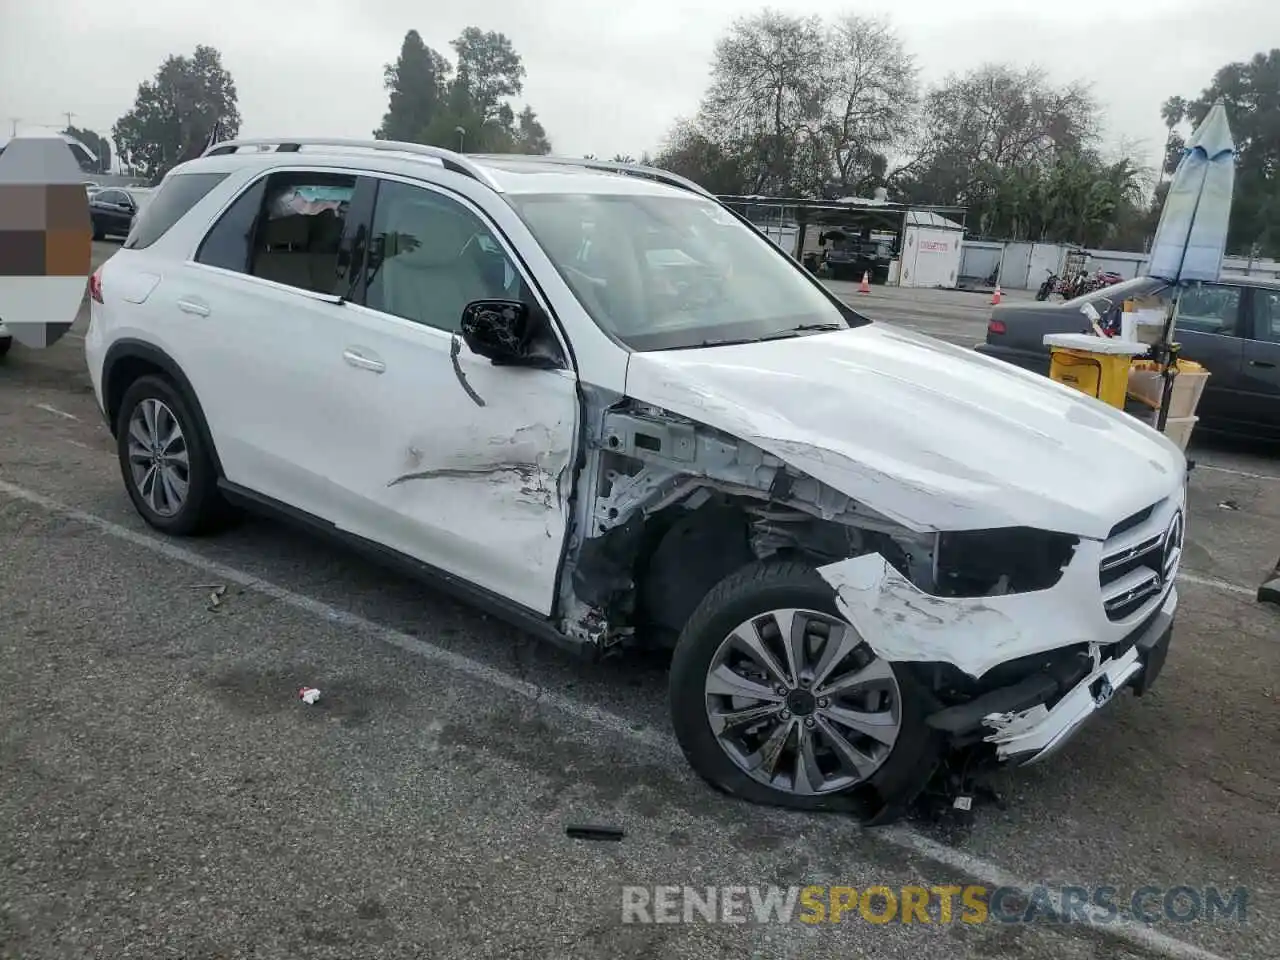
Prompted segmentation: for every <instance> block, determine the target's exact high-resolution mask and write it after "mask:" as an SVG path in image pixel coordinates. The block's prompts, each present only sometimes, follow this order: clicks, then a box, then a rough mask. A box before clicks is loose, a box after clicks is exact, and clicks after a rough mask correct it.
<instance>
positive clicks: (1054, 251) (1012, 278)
mask: <svg viewBox="0 0 1280 960" xmlns="http://www.w3.org/2000/svg"><path fill="white" fill-rule="evenodd" d="M1067 249H1068V248H1067V247H1066V246H1064V245H1062V244H1056V243H1034V244H1033V243H1026V242H1023V241H1016V240H1008V241H1005V242H1003V243H1001V242H999V241H992V240H983V241H965V242H964V244H963V251H962V257H963V260H962V262H963V264H964V266H963V269H962V270H961V271H960V275H961V276H963V277H967V278H970V279H976V278H982V279H985V278H986V277H987V276H988V275H990V273H991V267H989V266H988V267H987V269H986V272H985V273H980V272H979V270H980V268H981V266H982V265H985V264H987V263H989V262H990V259H991V257H992V256H993V251H996V253H995V254H994V255H995V256H999V257H1002V258H1003V262H1002V265H1001V267H1000V278H999V279H1000V286H1001V287H1002V288H1004V289H1007V290H1034V289H1036V288H1037V287H1039V286H1040V284H1041V283H1042V282H1044V278H1045V270H1046V269H1048V270H1053V272H1054V273H1061V271H1062V265H1063V263H1064V261H1065V258H1066V252H1067ZM971 264H973V265H975V267H977V269H975V268H974V267H971V266H970V265H971ZM1085 269H1086V270H1088V271H1089V272H1090V273H1093V272H1095V271H1098V270H1109V271H1113V272H1115V273H1118V274H1120V275H1121V276H1122V277H1124V278H1125V279H1126V280H1127V279H1129V278H1131V277H1137V276H1141V275H1142V274H1143V273H1144V272H1145V271H1146V269H1147V255H1146V254H1145V253H1136V252H1134V251H1132V250H1090V251H1089V259H1088V260H1087V261H1086V262H1085ZM1222 272H1223V274H1225V275H1230V276H1252V277H1262V278H1263V279H1273V280H1280V261H1275V260H1252V261H1250V260H1248V259H1246V258H1244V257H1224V258H1223V260H1222Z"/></svg>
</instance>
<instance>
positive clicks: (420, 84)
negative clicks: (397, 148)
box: [373, 30, 452, 143]
mask: <svg viewBox="0 0 1280 960" xmlns="http://www.w3.org/2000/svg"><path fill="white" fill-rule="evenodd" d="M451 70H452V67H451V66H450V64H449V61H448V60H446V59H445V58H444V57H442V56H440V54H438V53H436V51H434V50H432V49H431V48H430V47H428V46H427V45H426V44H425V43H423V42H422V37H421V35H420V34H419V33H418V31H417V30H410V31H409V32H408V33H406V34H405V35H404V42H403V43H401V45H400V56H399V57H398V58H397V59H396V62H395V63H388V64H387V65H386V66H385V67H383V84H384V86H385V87H386V89H387V91H388V102H387V112H386V113H385V114H383V117H382V125H381V126H380V127H378V129H377V130H375V131H374V132H373V135H374V137H375V138H377V139H379V140H403V141H408V142H410V143H416V142H419V141H421V140H422V139H423V137H424V135H425V134H426V131H427V130H428V129H429V128H430V127H431V125H432V123H433V122H434V121H435V120H436V118H437V117H438V116H439V114H440V113H441V110H442V105H443V101H444V98H445V84H446V83H447V81H448V77H449V73H450V71H451Z"/></svg>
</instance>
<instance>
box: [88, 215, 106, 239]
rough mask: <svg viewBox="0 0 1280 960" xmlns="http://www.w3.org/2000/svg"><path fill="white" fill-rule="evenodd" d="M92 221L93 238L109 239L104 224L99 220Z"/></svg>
mask: <svg viewBox="0 0 1280 960" xmlns="http://www.w3.org/2000/svg"><path fill="white" fill-rule="evenodd" d="M91 222H92V224H93V239H95V240H105V239H107V235H106V233H104V232H103V230H102V226H101V225H100V224H99V223H98V221H97V220H92V221H91Z"/></svg>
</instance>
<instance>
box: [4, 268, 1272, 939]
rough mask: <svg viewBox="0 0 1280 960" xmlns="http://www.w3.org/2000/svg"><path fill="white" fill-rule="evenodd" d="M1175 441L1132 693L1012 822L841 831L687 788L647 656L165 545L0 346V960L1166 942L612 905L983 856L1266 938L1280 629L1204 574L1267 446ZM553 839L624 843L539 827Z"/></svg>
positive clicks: (980, 861) (252, 552) (913, 874)
mask: <svg viewBox="0 0 1280 960" xmlns="http://www.w3.org/2000/svg"><path fill="white" fill-rule="evenodd" d="M95 248H96V252H97V256H98V257H99V258H101V257H102V256H104V255H106V254H108V253H109V252H110V251H111V250H112V249H113V248H112V247H110V246H107V245H95ZM901 293H902V292H901V291H895V292H894V295H895V297H900V295H901ZM927 293H928V295H929V296H928V297H927V298H921V299H920V300H919V301H912V300H910V299H909V298H905V297H902V298H900V299H894V301H893V304H891V305H890V306H891V307H892V309H890V308H889V307H886V319H889V320H890V321H892V320H893V319H894V316H893V315H892V314H893V310H897V311H898V314H897V315H899V316H904V315H911V314H913V312H914V313H920V314H922V315H924V314H927V315H929V316H932V317H935V318H940V319H937V320H936V321H935V323H936V324H942V323H943V322H945V323H947V324H950V325H951V326H950V327H948V330H949V331H950V332H951V334H952V336H953V337H954V338H957V339H961V338H964V337H965V336H967V335H968V334H967V332H966V331H968V330H969V328H970V327H973V331H974V332H973V339H974V340H976V339H977V338H979V337H980V335H981V334H980V331H981V323H982V322H983V320H985V314H983V316H982V318H981V319H979V320H974V319H973V318H972V317H970V316H969V314H970V313H972V312H974V311H973V309H972V304H971V303H969V302H968V301H965V302H964V304H962V306H961V307H956V308H955V309H953V310H951V312H950V313H947V312H946V310H947V309H948V308H947V303H948V302H949V301H948V300H947V298H945V297H939V296H937V292H936V291H928V292H927ZM957 296H960V297H964V296H968V297H970V298H972V297H973V296H974V295H957ZM851 299H853V297H851ZM874 299H875V298H872V300H874ZM886 301H887V298H886ZM854 302H855V303H856V304H857V305H859V306H862V307H863V309H866V310H867V312H868V313H870V314H871V315H873V316H875V315H876V314H875V311H874V309H872V308H871V307H869V306H865V305H864V304H863V303H862V301H861V300H854ZM977 312H981V311H977ZM83 324H84V319H83V318H82V319H81V321H80V322H79V323H78V324H77V327H76V328H75V329H76V331H82V330H83ZM974 324H976V326H974ZM1194 456H1195V457H1196V459H1197V460H1198V462H1199V466H1198V467H1197V470H1196V472H1195V473H1194V474H1193V480H1192V491H1191V527H1190V531H1189V536H1190V540H1189V544H1188V547H1187V552H1186V555H1185V560H1184V563H1185V564H1186V567H1187V570H1188V571H1189V573H1190V574H1191V576H1193V577H1195V578H1197V579H1195V580H1186V581H1185V582H1184V583H1183V584H1182V585H1181V587H1180V589H1181V592H1182V610H1181V612H1180V617H1179V621H1178V626H1177V628H1176V630H1177V632H1176V636H1175V641H1174V646H1173V649H1172V651H1171V653H1170V658H1169V663H1168V666H1167V667H1166V671H1165V673H1164V674H1163V676H1162V677H1161V680H1160V682H1159V684H1158V685H1157V687H1156V689H1155V691H1154V692H1153V694H1152V695H1151V696H1150V697H1149V698H1146V699H1144V700H1141V701H1137V700H1134V698H1132V697H1129V696H1125V697H1121V698H1117V701H1116V702H1115V704H1114V705H1113V707H1112V709H1111V710H1109V711H1108V715H1106V716H1105V717H1102V718H1099V719H1098V720H1097V721H1096V722H1095V723H1093V724H1091V725H1090V726H1089V727H1088V728H1086V729H1085V731H1083V732H1082V733H1081V734H1080V736H1079V737H1078V738H1077V740H1076V741H1075V742H1074V743H1072V744H1071V745H1070V746H1069V747H1068V748H1067V749H1066V750H1065V751H1064V752H1063V753H1062V754H1060V755H1059V756H1058V757H1056V758H1054V759H1053V760H1052V761H1050V762H1047V763H1045V764H1043V765H1041V766H1037V767H1032V768H1026V769H1023V770H1018V771H1009V772H1006V773H1003V774H1001V775H1000V776H999V777H998V778H997V779H996V786H997V787H998V789H999V790H1000V791H1001V793H1002V795H1003V797H1004V799H1005V800H1006V801H1007V807H1006V809H1004V810H1000V809H997V808H995V807H988V806H982V807H979V808H978V809H977V810H975V812H974V815H973V817H972V819H971V821H970V822H968V823H965V824H962V825H960V826H959V827H958V828H956V829H951V830H947V831H943V830H941V829H940V828H939V827H937V826H936V825H931V824H927V823H915V824H907V825H902V826H898V827H894V828H892V829H890V830H885V831H861V830H858V829H857V828H856V827H855V826H854V825H853V824H851V823H850V822H848V821H846V820H843V819H839V818H836V817H830V816H803V815H798V814H790V813H786V812H782V811H777V810H770V809H763V808H758V807H751V806H747V805H745V804H741V803H738V802H736V801H733V800H731V799H729V798H726V797H723V796H721V795H719V794H717V793H715V792H713V791H711V790H710V789H709V788H707V787H706V786H704V785H703V784H702V783H701V782H700V781H698V780H697V779H696V778H695V777H694V776H693V775H692V774H691V773H690V772H689V771H688V769H687V767H686V766H685V764H684V762H683V760H682V759H681V758H680V757H679V754H678V751H677V750H676V749H675V747H674V743H673V741H672V739H671V737H670V733H669V730H668V723H667V719H666V704H665V694H666V687H665V679H666V678H665V669H664V664H663V662H662V661H661V659H660V658H658V657H654V656H650V657H641V656H629V657H627V658H624V659H618V660H612V661H609V662H606V663H602V664H596V665H592V664H587V663H582V662H578V661H575V660H573V659H571V658H569V657H568V656H566V655H565V654H563V653H562V652H560V651H558V650H555V649H554V648H552V647H550V646H548V645H547V644H544V643H541V642H539V641H536V640H534V639H532V638H530V637H527V636H525V635H523V634H520V633H519V632H518V631H515V630H513V629H511V628H510V627H508V626H506V625H505V624H503V623H501V622H499V621H497V620H495V619H493V618H492V617H488V616H485V615H484V614H481V613H479V612H477V611H475V610H473V609H471V608H469V607H466V606H464V605H462V604H460V603H456V602H454V601H452V600H449V599H447V598H444V597H442V596H441V595H439V594H436V593H434V592H432V591H431V590H429V589H427V588H425V587H423V586H422V585H420V584H418V583H416V582H413V581H410V580H407V579H405V578H403V577H401V576H399V575H397V574H394V573H389V572H388V571H386V570H384V569H383V568H380V567H377V566H374V565H372V564H369V563H366V562H364V561H363V560H360V559H358V558H356V557H354V556H352V555H351V554H349V553H346V552H344V551H342V550H341V549H338V548H336V547H332V546H330V545H328V544H326V543H323V542H320V541H316V540H314V539H311V538H309V537H307V536H306V535H303V534H300V533H296V532H294V531H292V530H289V529H287V528H285V527H282V526H279V525H277V524H275V523H269V522H264V521H251V522H248V523H246V524H244V525H242V526H240V527H238V528H236V529H235V530H232V531H229V532H228V533H226V534H224V535H222V536H219V537H216V538H211V539H205V540H195V541H165V540H159V539H157V538H156V537H154V536H153V535H152V534H151V533H150V532H149V531H148V530H147V528H146V527H145V526H144V525H143V524H142V522H141V521H140V520H139V518H138V517H137V516H136V514H135V513H134V512H133V509H132V507H131V505H130V504H129V502H128V499H127V497H126V496H125V494H124V491H123V488H122V486H121V482H120V477H119V472H118V467H117V465H116V462H115V459H114V455H113V448H112V444H111V442H110V439H109V435H108V433H107V431H106V429H105V427H104V426H103V424H102V423H101V421H100V419H99V417H98V414H97V412H96V408H95V406H94V403H93V398H92V395H91V393H90V392H89V389H88V376H87V373H86V371H85V369H84V360H83V356H82V354H81V345H80V342H79V341H78V340H64V341H63V342H62V343H60V344H59V345H58V346H56V347H54V348H53V349H51V350H49V351H45V352H41V353H36V352H32V351H27V350H24V349H23V348H21V347H15V348H14V350H13V352H12V353H11V354H10V356H9V358H8V359H7V360H6V361H4V362H2V363H0V484H3V486H0V543H3V544H4V549H3V550H2V551H0V784H3V786H2V787H0V865H2V869H0V957H3V958H6V960H8V958H22V960H28V958H44V957H51V958H52V957H73V956H74V957H83V956H102V957H113V958H114V957H146V958H150V957H155V956H161V955H165V954H173V955H178V956H183V957H188V958H215V957H217V958H229V957H250V956H252V957H326V958H327V957H334V958H349V957H352V956H360V957H417V956H424V955H425V956H433V957H463V956H466V957H474V956H504V957H530V958H532V957H556V958H571V957H609V958H621V957H645V956H660V957H664V958H665V957H672V958H678V957H706V956H724V957H748V956H751V957H770V958H772V957H800V956H803V957H806V958H808V957H815V958H823V957H833V958H834V957H850V956H853V957H856V956H875V957H904V958H905V957H912V958H917V957H918V958H938V960H943V958H945V960H958V958H995V960H1006V958H1007V960H1015V958H1016V960H1039V958H1066V960H1075V958H1081V960H1084V958H1101V957H1107V958H1112V957H1117V958H1125V957H1135V958H1146V957H1155V956H1170V955H1179V954H1176V953H1170V950H1174V949H1176V948H1175V947H1171V946H1170V944H1169V943H1168V942H1163V946H1155V947H1153V946H1151V945H1150V944H1148V945H1146V946H1143V945H1140V944H1138V943H1136V942H1134V941H1133V940H1132V939H1131V938H1124V937H1120V936H1118V935H1114V934H1112V933H1108V932H1105V931H1099V930H1097V929H1082V928H1080V927H1078V926H1077V927H1074V928H1073V927H1064V926H1057V925H1053V924H1048V923H1037V924H1034V925H1030V926H1028V925H1007V924H1000V923H988V924H982V925H969V924H963V923H955V924H950V925H940V924H930V925H921V924H909V925H903V924H896V923H895V924H889V925H886V926H874V925H871V924H867V923H865V922H862V921H860V920H857V921H854V922H847V923H844V924H842V925H840V926H839V927H838V928H836V927H830V926H819V927H808V926H805V925H804V924H791V925H786V926H781V925H769V926H757V925H754V924H747V925H741V926H735V925H728V924H716V925H711V924H706V923H694V924H676V925H628V924H622V923H621V922H620V917H621V911H620V903H621V896H620V891H621V886H622V885H624V884H639V885H648V884H676V885H684V884H690V885H695V886H702V885H706V884H716V885H721V884H724V885H728V884H769V883H776V884H781V885H791V884H798V885H803V884H808V883H832V884H847V885H851V886H856V887H859V888H863V887H866V886H869V885H877V884H882V885H887V886H889V887H899V886H902V885H907V884H917V883H920V884H924V885H938V884H946V883H959V884H963V883H966V882H971V881H972V880H973V879H974V877H975V876H977V879H978V880H979V881H982V880H983V879H984V877H983V876H981V875H980V874H982V873H983V872H984V871H989V870H991V869H997V870H1002V871H1005V872H1007V873H1008V874H1009V875H1012V876H1014V877H1017V878H1022V879H1024V880H1027V881H1031V882H1038V881H1040V880H1042V879H1044V880H1048V881H1051V882H1055V883H1068V884H1079V885H1086V886H1089V885H1097V884H1102V885H1113V886H1116V887H1119V888H1121V889H1125V890H1127V889H1132V888H1133V887H1137V886H1141V885H1143V884H1155V885H1159V886H1163V887H1170V886H1175V885H1181V884H1187V885H1191V886H1197V887H1203V886H1207V885H1217V886H1220V887H1224V888H1227V887H1235V886H1245V887H1247V888H1248V889H1249V890H1250V900H1249V922H1247V923H1245V924H1237V923H1217V924H1205V923H1197V924H1178V923H1172V922H1162V923H1160V924H1157V925H1156V926H1155V930H1156V931H1157V932H1159V933H1161V934H1163V935H1164V936H1166V937H1169V938H1175V939H1176V940H1178V941H1185V942H1187V943H1189V944H1191V945H1193V946H1194V947H1195V948H1197V949H1200V950H1204V951H1209V952H1211V953H1212V954H1217V955H1219V956H1223V957H1233V958H1241V960H1253V958H1257V960H1263V958H1270V957H1275V956H1277V955H1280V923H1278V922H1277V910H1276V907H1275V898H1276V895H1277V893H1280V830H1277V827H1278V826H1280V750H1278V749H1277V747H1278V746H1280V712H1278V711H1277V709H1276V708H1277V697H1278V696H1280V608H1275V607H1266V606H1262V605H1258V604H1256V603H1254V602H1253V601H1252V598H1251V597H1249V596H1246V595H1245V594H1244V593H1241V592H1232V591H1231V590H1228V589H1223V588H1222V587H1221V586H1215V585H1212V584H1214V583H1216V582H1218V581H1222V582H1225V583H1227V584H1234V585H1236V586H1237V587H1239V588H1240V589H1241V590H1244V589H1245V588H1248V589H1249V590H1252V589H1254V588H1256V586H1257V584H1258V583H1259V582H1261V578H1262V577H1263V576H1264V575H1265V574H1266V573H1267V572H1268V571H1269V570H1270V569H1271V567H1272V565H1273V564H1274V563H1275V561H1276V558H1277V554H1278V553H1280V479H1274V478H1280V453H1276V452H1263V453H1258V452H1256V451H1251V450H1246V449H1241V448H1236V447H1231V446H1225V445H1208V446H1204V447H1202V448H1200V449H1198V450H1197V451H1196V452H1195V454H1194ZM1247 474H1253V475H1255V476H1253V477H1251V476H1248V475H1247ZM1268 477H1270V478H1273V479H1266V478H1268ZM15 491H22V494H21V495H18V494H16V493H15ZM1082 495H1083V494H1082ZM1228 500H1230V501H1232V502H1234V503H1235V504H1236V505H1237V506H1238V508H1239V509H1237V510H1227V509H1223V508H1220V507H1219V506H1218V504H1220V503H1223V502H1226V501H1228ZM59 505H61V506H65V507H67V508H70V510H72V511H79V513H73V514H68V513H67V512H66V511H64V510H62V509H61V507H60V506H59ZM218 585H225V586H226V587H227V590H226V592H225V594H224V595H223V596H222V597H221V601H220V603H219V604H217V606H216V607H212V608H211V605H210V603H209V594H210V593H211V592H212V590H213V589H214V588H215V587H216V586H218ZM304 685H307V686H315V687H318V688H319V689H320V690H321V691H322V693H321V698H320V701H319V702H318V703H317V704H315V705H314V706H307V705H305V704H302V703H300V702H299V701H298V699H297V690H298V688H299V687H301V686H304ZM582 822H587V823H605V824H616V825H618V826H621V827H623V828H624V829H625V830H626V836H625V838H624V839H623V840H622V841H621V842H619V843H592V842H588V841H579V840H573V839H570V838H568V837H566V836H565V833H564V828H565V826H566V825H567V824H570V823H582ZM930 843H938V844H941V845H942V847H943V848H944V852H945V853H946V854H947V855H945V856H933V855H929V854H928V851H929V850H930V849H931V848H930V846H929V844H930ZM1180 955H1182V956H1196V955H1197V954H1195V953H1193V952H1185V953H1182V954H1180Z"/></svg>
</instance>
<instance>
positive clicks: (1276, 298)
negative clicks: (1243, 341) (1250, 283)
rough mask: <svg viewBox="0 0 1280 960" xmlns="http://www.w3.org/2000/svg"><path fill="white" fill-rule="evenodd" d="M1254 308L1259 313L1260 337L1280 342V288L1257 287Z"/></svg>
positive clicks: (1260, 338)
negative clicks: (1264, 288) (1265, 288)
mask: <svg viewBox="0 0 1280 960" xmlns="http://www.w3.org/2000/svg"><path fill="white" fill-rule="evenodd" d="M1253 309H1254V312H1255V313H1256V314H1257V315H1258V324H1257V337H1258V339H1259V340H1270V341H1271V342H1272V343H1280V290H1263V289H1261V288H1257V287H1255V288H1254V291H1253Z"/></svg>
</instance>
